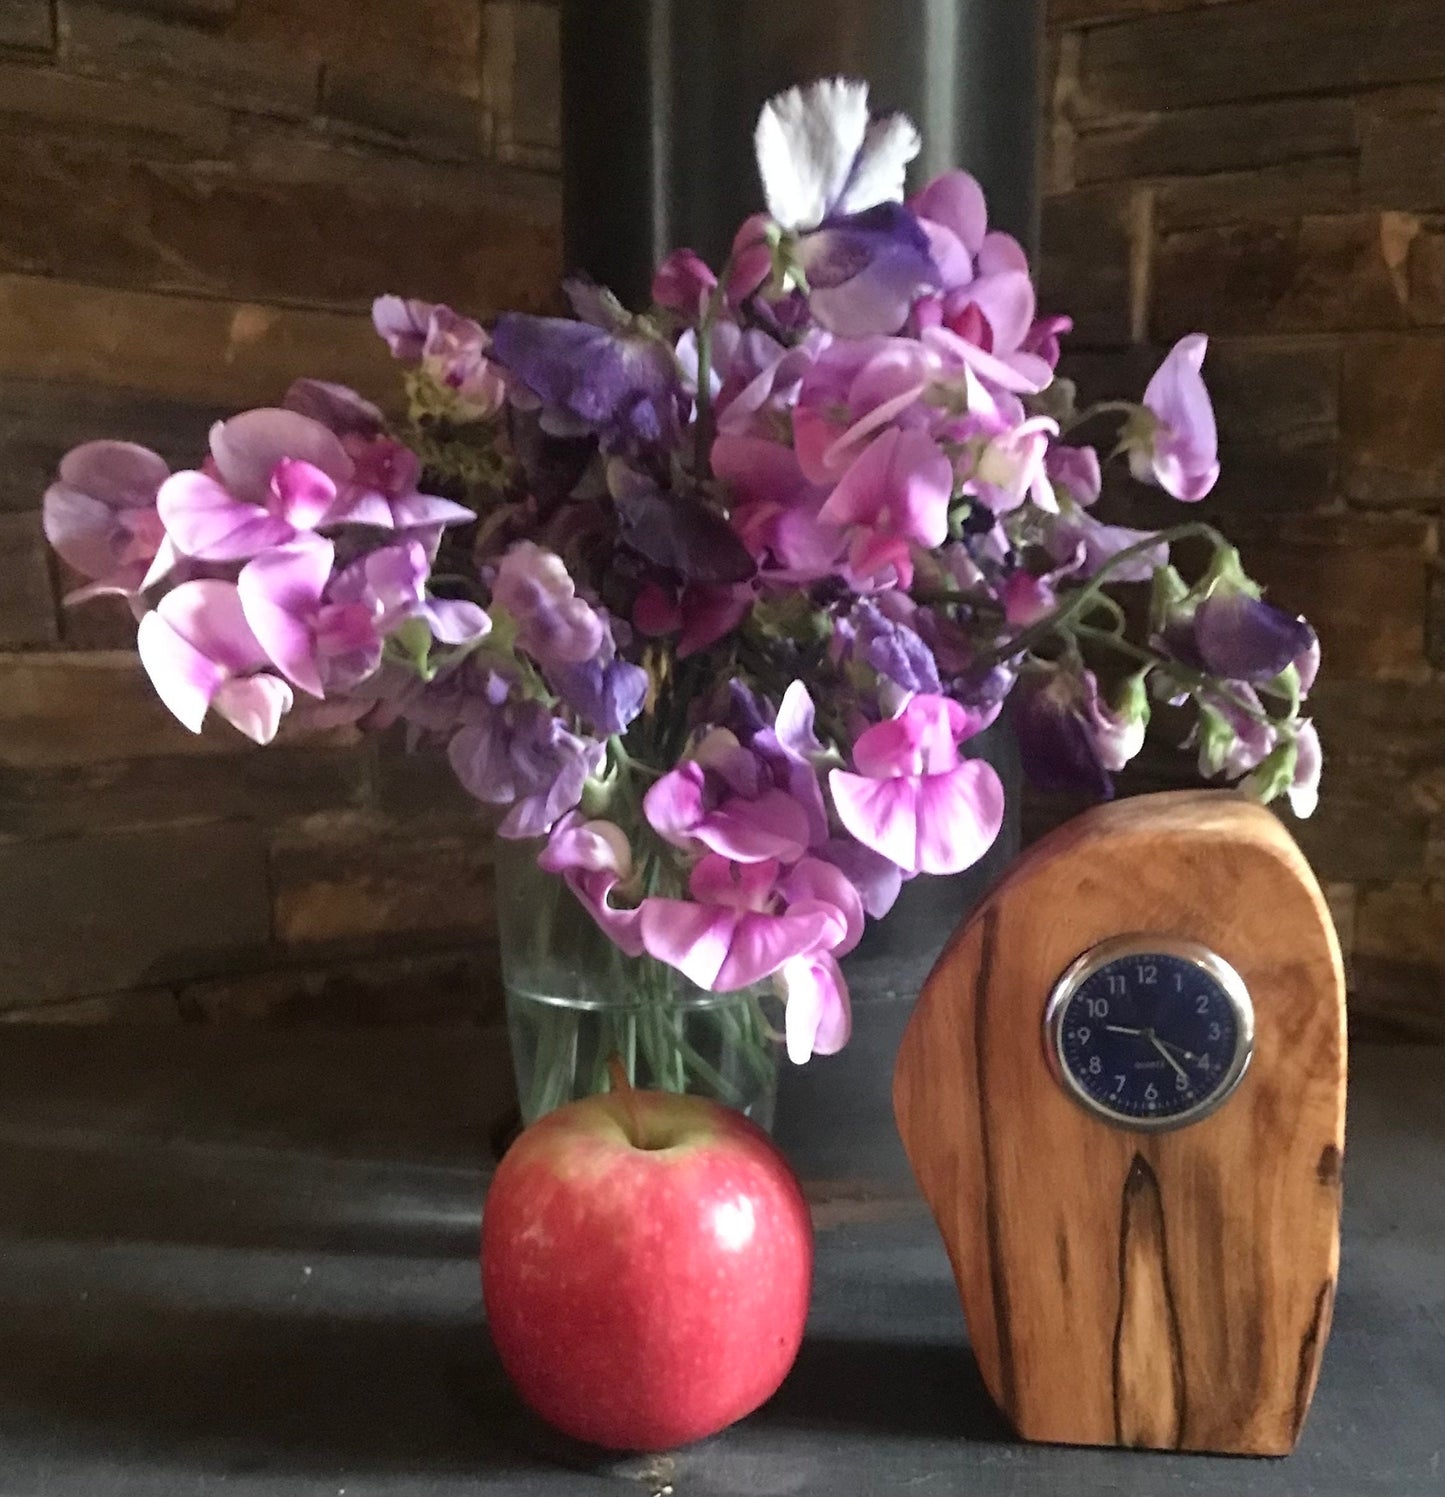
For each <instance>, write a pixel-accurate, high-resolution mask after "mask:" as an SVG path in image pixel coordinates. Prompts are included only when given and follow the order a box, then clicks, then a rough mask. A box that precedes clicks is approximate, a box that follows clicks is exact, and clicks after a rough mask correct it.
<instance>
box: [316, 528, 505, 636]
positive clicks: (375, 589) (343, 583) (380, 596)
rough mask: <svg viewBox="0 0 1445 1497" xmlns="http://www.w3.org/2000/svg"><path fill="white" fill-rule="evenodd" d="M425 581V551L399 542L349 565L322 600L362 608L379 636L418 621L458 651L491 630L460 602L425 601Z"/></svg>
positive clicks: (481, 613)
mask: <svg viewBox="0 0 1445 1497" xmlns="http://www.w3.org/2000/svg"><path fill="white" fill-rule="evenodd" d="M430 576H431V558H430V557H429V556H428V555H427V549H426V547H425V546H424V545H423V544H422V543H421V542H420V541H415V540H413V541H403V542H399V543H398V544H396V545H391V546H383V547H381V548H380V549H379V550H376V551H370V552H368V553H367V554H366V555H364V556H361V557H359V558H358V559H357V560H356V561H354V562H352V564H351V565H350V566H349V567H347V568H346V569H345V570H344V571H342V572H340V573H338V574H337V576H336V577H335V578H334V579H333V580H332V582H331V585H330V586H329V587H328V588H327V590H326V598H327V601H328V602H329V603H339V604H340V603H345V604H350V603H357V604H361V605H362V606H364V607H365V608H366V610H367V611H368V613H369V614H370V616H371V619H372V623H373V624H374V626H375V628H376V631H377V633H378V634H381V635H388V634H391V633H393V632H394V631H395V630H396V629H397V628H398V627H399V626H400V625H401V624H402V623H403V622H405V620H407V619H412V618H418V619H421V620H422V621H423V622H424V623H425V624H426V626H427V628H428V629H430V630H431V633H432V637H433V638H434V639H436V640H438V641H439V642H440V643H441V644H445V645H464V644H471V643H472V642H473V641H474V640H478V639H481V638H483V637H484V636H485V635H486V634H487V633H488V632H489V631H490V630H491V627H492V621H491V619H489V618H488V617H487V614H486V612H485V610H483V609H482V608H481V607H480V606H479V605H477V604H476V603H472V602H469V601H468V600H467V599H465V598H432V597H428V596H427V591H426V585H427V581H428V579H429V578H430Z"/></svg>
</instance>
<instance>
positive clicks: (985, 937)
mask: <svg viewBox="0 0 1445 1497" xmlns="http://www.w3.org/2000/svg"><path fill="white" fill-rule="evenodd" d="M997 952H998V910H997V909H996V908H992V907H991V908H990V909H988V910H987V911H986V912H985V914H984V917H983V934H982V938H981V940H980V942H979V955H978V974H977V976H976V977H975V979H974V998H973V1056H974V1065H975V1067H976V1068H977V1074H978V1096H977V1102H978V1137H979V1145H980V1147H981V1148H982V1150H983V1210H984V1220H985V1221H986V1222H987V1223H988V1281H989V1292H990V1294H991V1296H992V1298H993V1326H994V1339H995V1340H996V1341H997V1343H998V1375H999V1390H998V1401H999V1402H1000V1403H1001V1404H1002V1405H1003V1407H1004V1409H1005V1410H1006V1411H1007V1412H1008V1414H1009V1416H1010V1417H1013V1416H1014V1412H1015V1409H1016V1406H1017V1405H1016V1398H1017V1393H1018V1372H1017V1369H1016V1368H1015V1366H1014V1348H1013V1332H1012V1328H1011V1326H1010V1323H1009V1320H1010V1310H1009V1296H1008V1278H1007V1275H1006V1274H1005V1273H1004V1254H1003V1243H1002V1241H1001V1239H1000V1231H999V1228H1000V1220H1001V1217H1002V1213H1001V1212H999V1211H997V1210H995V1209H994V1200H995V1198H996V1196H997V1181H996V1180H995V1178H994V1157H993V1144H992V1140H991V1138H990V1129H989V1095H990V1093H989V1085H988V1078H987V1076H986V1075H985V1074H984V1067H985V1064H986V1062H987V1057H988V1045H987V1043H986V1040H987V1026H988V999H989V989H990V986H991V984H992V980H993V969H994V962H995V960H996V959H997Z"/></svg>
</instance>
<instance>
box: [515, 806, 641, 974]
mask: <svg viewBox="0 0 1445 1497" xmlns="http://www.w3.org/2000/svg"><path fill="white" fill-rule="evenodd" d="M537 863H538V865H539V866H540V867H542V868H544V869H545V870H546V871H547V872H548V873H555V874H558V875H560V876H561V878H562V879H563V881H564V882H565V883H566V885H567V887H568V888H569V889H571V891H572V892H573V893H574V894H575V895H576V896H577V898H578V900H579V901H580V902H581V904H582V907H583V908H584V909H585V910H586V911H587V913H588V914H589V915H591V916H592V918H593V919H594V920H595V921H596V922H597V924H598V925H599V926H600V927H601V928H602V930H603V931H604V932H605V933H606V934H607V936H608V938H609V939H610V940H611V941H612V943H613V945H615V946H616V947H617V948H618V949H619V950H620V951H622V952H624V953H625V954H626V955H628V956H641V955H642V950H643V947H642V911H641V909H640V908H633V909H626V908H619V907H617V906H614V905H613V904H612V903H611V898H612V895H613V894H614V893H615V892H616V890H617V888H618V886H619V885H621V884H624V883H626V882H627V880H628V879H630V878H631V877H632V848H631V847H630V846H629V844H628V841H627V835H626V833H625V832H624V831H623V830H622V828H621V827H620V826H617V825H616V824H615V823H614V822H611V821H584V820H583V819H582V817H581V815H580V814H579V813H578V812H576V811H569V812H568V813H567V814H566V815H565V816H564V817H563V818H562V819H561V820H560V821H559V822H558V823H557V824H556V825H555V826H554V827H553V828H552V833H551V836H550V837H549V838H548V839H547V845H546V847H544V848H543V849H542V852H541V854H540V855H539V856H538V858H537Z"/></svg>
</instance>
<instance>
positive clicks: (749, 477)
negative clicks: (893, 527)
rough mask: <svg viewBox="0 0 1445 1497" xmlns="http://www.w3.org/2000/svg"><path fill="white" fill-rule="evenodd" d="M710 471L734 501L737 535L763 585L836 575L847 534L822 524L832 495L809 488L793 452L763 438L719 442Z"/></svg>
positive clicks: (723, 438) (728, 438) (721, 439)
mask: <svg viewBox="0 0 1445 1497" xmlns="http://www.w3.org/2000/svg"><path fill="white" fill-rule="evenodd" d="M712 468H713V473H714V475H715V476H716V477H717V478H719V479H720V480H721V481H722V482H723V483H725V484H727V486H728V488H729V490H730V491H731V492H732V494H733V496H734V498H735V500H736V502H735V504H734V505H733V510H732V515H731V520H732V526H733V529H734V530H736V531H737V533H738V534H739V535H740V536H741V537H742V540H743V544H744V545H745V546H746V547H747V548H748V550H749V551H750V552H751V553H752V555H753V556H754V557H755V558H756V560H757V562H758V564H759V566H760V567H761V568H762V569H763V571H764V576H763V578H762V580H763V581H764V582H768V581H772V582H784V581H788V582H811V581H815V580H816V579H818V578H820V577H826V576H828V575H829V574H830V573H831V572H832V571H833V570H834V568H835V567H836V565H837V563H838V560H839V558H840V557H841V555H842V552H843V546H844V533H843V530H842V528H841V527H840V526H837V525H830V524H829V523H828V522H827V521H825V520H823V519H821V518H820V514H821V511H822V508H823V505H824V503H825V502H826V501H827V498H828V493H829V491H828V489H827V488H825V487H823V486H821V485H818V484H812V483H809V482H808V480H807V479H806V478H805V477H804V476H803V470H802V468H801V467H799V465H798V456H797V453H796V452H794V451H793V449H792V448H791V447H788V446H785V445H784V444H783V443H781V442H772V441H769V440H767V438H765V437H756V436H719V437H718V439H717V441H715V442H714V443H713V447H712Z"/></svg>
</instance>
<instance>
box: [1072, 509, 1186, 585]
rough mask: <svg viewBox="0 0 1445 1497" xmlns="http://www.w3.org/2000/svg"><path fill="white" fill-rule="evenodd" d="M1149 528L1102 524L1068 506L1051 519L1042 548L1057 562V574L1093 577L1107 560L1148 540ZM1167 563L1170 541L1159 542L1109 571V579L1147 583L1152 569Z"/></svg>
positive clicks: (1152, 573)
mask: <svg viewBox="0 0 1445 1497" xmlns="http://www.w3.org/2000/svg"><path fill="white" fill-rule="evenodd" d="M1152 534H1153V532H1152V531H1148V530H1133V529H1131V528H1130V527H1129V526H1127V525H1104V524H1101V523H1100V522H1099V521H1098V520H1096V519H1095V518H1094V517H1093V515H1091V514H1089V513H1088V512H1087V511H1086V510H1082V509H1079V508H1078V507H1077V506H1075V505H1072V504H1070V505H1067V506H1066V507H1065V508H1064V510H1063V511H1062V513H1060V514H1059V515H1058V516H1057V517H1055V518H1053V519H1051V521H1050V522H1049V524H1048V526H1047V527H1046V529H1045V533H1044V537H1043V541H1044V547H1045V549H1046V550H1047V551H1048V553H1049V555H1050V556H1051V557H1052V558H1053V560H1054V561H1055V562H1056V563H1058V567H1059V573H1060V575H1062V574H1064V573H1069V574H1071V575H1073V576H1076V577H1092V576H1094V574H1095V573H1096V572H1098V571H1100V570H1101V569H1102V568H1103V567H1104V566H1105V565H1106V564H1107V563H1110V562H1112V561H1113V560H1114V558H1115V557H1116V556H1117V555H1118V554H1119V553H1120V552H1121V551H1127V550H1129V548H1130V547H1131V546H1136V545H1139V544H1140V543H1141V542H1143V541H1147V540H1148V539H1149V538H1150V536H1151V535H1152ZM1168 563H1169V543H1168V542H1167V541H1160V542H1159V543H1158V544H1157V545H1153V546H1150V547H1148V548H1147V549H1146V550H1144V551H1141V552H1140V553H1139V554H1138V555H1137V556H1135V557H1133V558H1131V559H1130V560H1128V561H1124V562H1120V563H1119V564H1118V565H1117V566H1113V567H1111V568H1110V571H1109V578H1110V581H1112V582H1148V581H1149V579H1150V578H1151V577H1153V575H1154V573H1155V571H1156V570H1157V569H1158V568H1159V567H1162V566H1167V565H1168Z"/></svg>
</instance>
